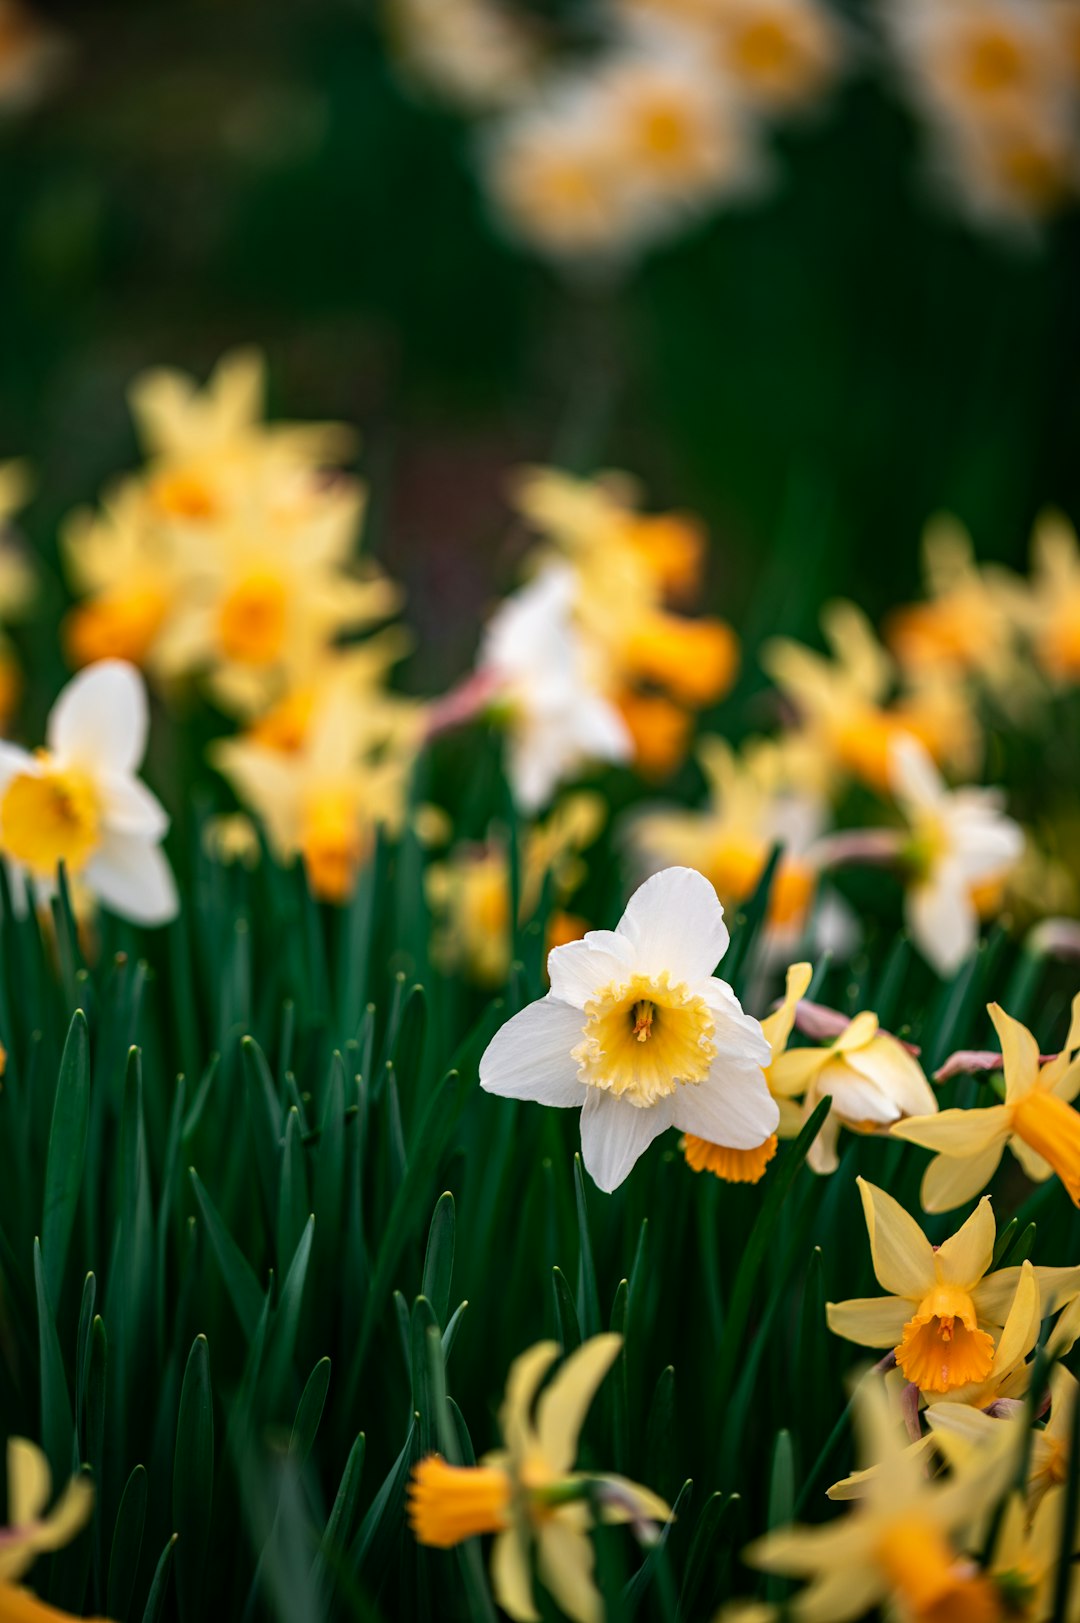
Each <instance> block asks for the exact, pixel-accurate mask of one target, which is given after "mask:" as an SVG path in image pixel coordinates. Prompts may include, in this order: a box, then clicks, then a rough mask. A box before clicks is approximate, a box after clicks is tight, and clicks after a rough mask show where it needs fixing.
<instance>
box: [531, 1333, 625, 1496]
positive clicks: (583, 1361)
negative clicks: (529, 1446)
mask: <svg viewBox="0 0 1080 1623" xmlns="http://www.w3.org/2000/svg"><path fill="white" fill-rule="evenodd" d="M621 1347H622V1337H621V1336H617V1335H614V1334H611V1333H610V1332H609V1333H606V1334H604V1335H600V1336H593V1337H592V1338H591V1340H589V1341H586V1342H583V1343H582V1345H581V1346H580V1347H579V1348H578V1349H577V1351H576V1352H573V1353H571V1355H570V1357H569V1358H568V1359H567V1360H566V1362H565V1364H564V1365H563V1367H562V1369H561V1370H560V1371H559V1373H558V1375H556V1377H555V1379H554V1380H553V1381H552V1382H551V1385H550V1386H549V1387H548V1388H547V1390H546V1391H545V1392H544V1394H543V1396H542V1397H541V1399H540V1402H539V1403H538V1404H537V1406H536V1433H537V1437H538V1439H539V1443H540V1451H541V1453H542V1454H543V1456H544V1460H545V1462H546V1464H547V1465H548V1466H549V1467H550V1468H551V1470H552V1471H555V1472H563V1471H569V1469H570V1467H571V1466H572V1465H573V1463H574V1460H575V1458H576V1456H577V1441H578V1433H579V1432H580V1431H581V1427H582V1425H583V1423H584V1420H585V1416H586V1414H587V1413H588V1410H589V1405H590V1403H591V1402H592V1400H593V1398H594V1397H595V1395H596V1389H597V1387H598V1386H599V1385H600V1382H601V1381H602V1380H603V1379H604V1376H605V1375H606V1374H607V1372H608V1370H609V1369H610V1368H611V1366H612V1364H613V1363H614V1362H615V1360H616V1358H617V1357H618V1355H619V1350H620V1348H621Z"/></svg>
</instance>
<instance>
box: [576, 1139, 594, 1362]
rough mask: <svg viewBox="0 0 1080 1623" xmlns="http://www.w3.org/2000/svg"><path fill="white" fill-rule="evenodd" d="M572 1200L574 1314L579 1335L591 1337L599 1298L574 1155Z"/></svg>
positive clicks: (582, 1172) (578, 1164)
mask: <svg viewBox="0 0 1080 1623" xmlns="http://www.w3.org/2000/svg"><path fill="white" fill-rule="evenodd" d="M574 1201H575V1204H576V1206H577V1220H578V1280H577V1312H578V1321H579V1323H580V1324H581V1330H582V1334H583V1335H584V1336H586V1337H588V1336H595V1335H596V1334H597V1333H598V1331H599V1329H600V1297H599V1294H598V1292H597V1288H596V1267H595V1265H594V1263H593V1254H592V1241H591V1240H590V1238H589V1208H588V1202H587V1201H586V1199H585V1168H584V1166H583V1164H582V1160H581V1156H580V1155H575V1156H574Z"/></svg>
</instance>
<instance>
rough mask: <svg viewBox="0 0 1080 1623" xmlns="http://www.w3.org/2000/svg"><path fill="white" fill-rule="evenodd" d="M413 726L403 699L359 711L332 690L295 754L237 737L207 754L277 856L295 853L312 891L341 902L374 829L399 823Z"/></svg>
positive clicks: (416, 724)
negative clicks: (258, 822) (261, 826)
mask: <svg viewBox="0 0 1080 1623" xmlns="http://www.w3.org/2000/svg"><path fill="white" fill-rule="evenodd" d="M422 725H423V723H422V718H421V715H420V712H419V710H418V709H417V708H415V707H412V706H410V705H408V704H407V703H405V702H401V701H399V702H394V701H391V700H389V699H386V698H384V699H383V701H382V702H381V703H378V702H375V701H374V700H373V701H372V702H370V703H368V704H366V705H364V704H360V703H358V702H356V699H355V697H354V696H352V695H351V694H350V693H349V692H348V690H347V689H342V688H335V689H333V690H331V691H329V692H328V693H327V695H326V697H325V700H324V702H323V704H322V706H321V708H320V709H319V711H318V712H317V714H316V715H315V716H314V717H313V718H311V719H310V720H309V721H308V723H307V725H306V726H305V729H304V732H303V737H302V742H301V743H300V745H299V746H298V747H297V748H296V749H295V750H291V751H286V750H281V749H277V748H274V747H273V746H272V745H270V744H268V743H266V742H263V741H261V740H259V739H258V738H252V737H241V738H230V739H225V740H222V741H220V742H218V743H217V744H215V745H214V746H212V748H211V751H210V755H211V759H212V761H213V764H214V765H215V766H216V767H217V769H218V771H219V772H221V774H222V775H223V776H224V777H225V778H227V779H228V780H229V782H230V783H231V784H232V786H233V788H234V789H235V791H236V793H237V795H238V796H239V797H240V799H241V800H242V801H243V802H244V804H245V806H247V808H248V809H249V810H250V811H253V812H255V813H256V815H257V816H258V817H259V818H260V819H261V820H262V822H263V824H264V825H265V827H266V831H267V835H268V837H269V840H270V844H271V847H272V848H273V850H274V852H275V854H276V855H277V857H278V858H279V860H281V861H289V860H291V859H292V858H293V857H295V856H300V857H301V858H302V860H303V863H304V868H305V871H306V873H307V878H308V883H309V885H310V886H311V890H312V893H313V895H315V896H317V897H319V898H320V899H321V900H323V901H328V902H335V903H342V902H345V901H347V900H348V898H349V897H350V896H351V895H352V892H353V888H354V886H355V883H356V878H357V875H358V873H359V871H360V869H361V867H362V866H363V865H364V863H365V862H366V861H367V859H368V857H369V856H370V854H371V851H372V848H373V845H374V840H375V835H376V832H377V830H378V829H380V828H386V829H388V830H390V831H391V832H393V831H395V830H397V829H398V828H399V827H400V825H401V822H402V819H403V817H404V812H405V796H406V791H407V788H408V782H409V775H410V773H411V771H412V767H413V764H414V761H415V758H416V751H417V749H418V747H419V742H420V736H421V731H422Z"/></svg>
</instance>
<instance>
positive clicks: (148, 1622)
mask: <svg viewBox="0 0 1080 1623" xmlns="http://www.w3.org/2000/svg"><path fill="white" fill-rule="evenodd" d="M176 1539H177V1535H176V1534H175V1533H174V1534H173V1535H172V1537H171V1538H170V1540H169V1542H168V1543H167V1544H166V1546H165V1548H164V1549H163V1550H162V1552H161V1554H160V1556H159V1557H158V1564H157V1566H156V1567H155V1568H154V1577H153V1580H152V1582H151V1584H150V1593H149V1594H148V1595H147V1597H146V1606H145V1607H144V1609H143V1615H142V1623H160V1618H161V1613H162V1609H163V1608H164V1605H165V1595H166V1593H167V1591H168V1588H169V1573H170V1571H171V1570H172V1553H173V1548H174V1546H175V1544H176Z"/></svg>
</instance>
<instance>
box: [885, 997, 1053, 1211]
mask: <svg viewBox="0 0 1080 1623" xmlns="http://www.w3.org/2000/svg"><path fill="white" fill-rule="evenodd" d="M990 1018H991V1019H992V1020H993V1022H994V1025H995V1027H996V1028H997V1033H998V1036H999V1038H1000V1039H1001V1052H1002V1056H1003V1059H1004V1066H1005V1099H1004V1102H1003V1103H1002V1104H999V1105H990V1106H988V1107H987V1108H985V1109H981V1110H942V1111H940V1112H939V1113H938V1114H937V1115H936V1116H934V1117H932V1118H930V1119H927V1120H923V1119H921V1118H919V1117H915V1118H914V1119H913V1120H910V1121H904V1122H898V1123H897V1124H896V1125H895V1126H894V1127H893V1134H894V1136H895V1137H897V1138H905V1139H907V1140H908V1141H909V1142H910V1143H912V1144H921V1145H922V1146H923V1147H924V1148H925V1149H928V1150H936V1151H937V1154H936V1155H935V1157H934V1159H933V1160H932V1161H931V1162H930V1165H929V1166H928V1167H927V1169H926V1172H925V1174H924V1175H923V1182H922V1203H923V1206H924V1208H925V1209H926V1210H927V1211H928V1212H947V1211H949V1210H951V1208H952V1207H954V1206H960V1205H962V1204H963V1203H964V1201H966V1200H970V1199H971V1197H972V1196H973V1195H976V1194H978V1192H979V1190H980V1189H985V1187H986V1185H987V1184H988V1183H989V1182H990V1179H991V1178H992V1177H993V1175H994V1173H995V1172H996V1171H997V1167H998V1162H999V1161H1000V1160H1001V1156H1002V1153H1003V1151H1004V1149H1005V1146H1006V1145H1008V1147H1009V1149H1011V1150H1012V1152H1013V1154H1014V1155H1015V1156H1016V1158H1017V1160H1018V1161H1019V1162H1020V1165H1021V1166H1022V1167H1023V1169H1024V1171H1025V1172H1026V1173H1027V1175H1028V1177H1029V1178H1032V1179H1034V1180H1035V1181H1036V1182H1042V1181H1043V1180H1044V1179H1046V1178H1049V1177H1050V1176H1051V1174H1052V1173H1055V1172H1056V1173H1057V1175H1058V1177H1059V1178H1060V1179H1061V1182H1062V1184H1063V1185H1064V1187H1065V1191H1066V1193H1067V1194H1068V1196H1069V1199H1070V1200H1071V1201H1072V1202H1073V1204H1074V1205H1080V1112H1077V1111H1076V1110H1074V1109H1073V1108H1072V1104H1071V1101H1072V1100H1073V1099H1075V1098H1076V1095H1077V1093H1080V1053H1078V1050H1080V993H1077V995H1076V997H1075V998H1074V999H1073V1006H1072V1020H1071V1022H1070V1025H1069V1033H1068V1036H1067V1037H1066V1039H1065V1047H1064V1048H1063V1050H1062V1051H1061V1053H1060V1054H1058V1055H1057V1056H1056V1057H1055V1058H1054V1059H1051V1060H1048V1061H1047V1063H1046V1064H1045V1065H1040V1063H1039V1060H1040V1056H1039V1045H1038V1043H1037V1042H1036V1041H1035V1039H1034V1037H1033V1036H1032V1035H1031V1032H1030V1031H1028V1029H1027V1027H1026V1026H1022V1025H1021V1024H1020V1022H1019V1021H1018V1020H1014V1019H1013V1018H1012V1016H1011V1015H1008V1014H1006V1013H1005V1011H1004V1009H1002V1008H1000V1007H999V1006H998V1004H996V1003H991V1004H990Z"/></svg>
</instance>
